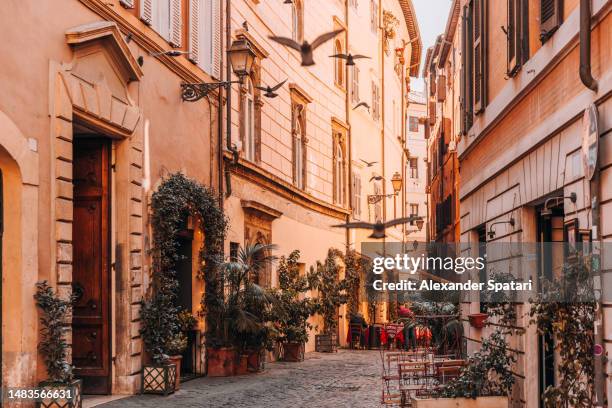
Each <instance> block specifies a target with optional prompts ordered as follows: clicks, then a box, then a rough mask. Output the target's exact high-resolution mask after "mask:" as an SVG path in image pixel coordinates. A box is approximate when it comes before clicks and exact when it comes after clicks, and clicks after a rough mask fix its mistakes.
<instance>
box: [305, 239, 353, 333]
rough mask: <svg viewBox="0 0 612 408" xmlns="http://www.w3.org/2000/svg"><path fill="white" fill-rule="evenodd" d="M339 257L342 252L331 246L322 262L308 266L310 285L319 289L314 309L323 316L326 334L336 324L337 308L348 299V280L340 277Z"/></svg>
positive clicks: (333, 328)
mask: <svg viewBox="0 0 612 408" xmlns="http://www.w3.org/2000/svg"><path fill="white" fill-rule="evenodd" d="M341 259H343V254H342V252H340V251H339V250H337V249H334V248H331V249H329V251H328V252H327V257H326V258H325V261H324V262H323V263H321V262H320V261H317V264H316V267H315V266H313V267H311V268H310V274H309V280H310V285H311V287H312V288H313V289H318V290H319V298H318V299H317V302H316V311H317V312H318V313H319V314H321V315H322V316H323V332H324V333H327V334H329V333H333V332H334V330H335V329H336V327H337V326H338V318H337V308H338V307H339V306H340V305H342V304H345V303H346V302H347V301H348V295H347V289H348V288H349V286H350V282H349V281H347V279H340V270H341V268H340V265H339V264H338V260H341Z"/></svg>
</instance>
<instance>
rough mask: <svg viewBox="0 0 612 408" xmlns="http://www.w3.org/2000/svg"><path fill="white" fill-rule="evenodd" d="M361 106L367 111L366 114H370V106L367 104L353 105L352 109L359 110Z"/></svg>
mask: <svg viewBox="0 0 612 408" xmlns="http://www.w3.org/2000/svg"><path fill="white" fill-rule="evenodd" d="M361 106H363V107H364V108H366V109H367V110H368V113H369V112H370V105H368V103H367V102H359V103H358V104H357V105H355V107H354V108H353V110H355V109H357V108H359V107H361Z"/></svg>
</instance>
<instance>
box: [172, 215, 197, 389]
mask: <svg viewBox="0 0 612 408" xmlns="http://www.w3.org/2000/svg"><path fill="white" fill-rule="evenodd" d="M190 224H191V221H190V217H188V218H187V220H186V222H185V226H184V228H183V230H181V231H180V232H179V233H178V244H179V246H178V251H177V252H178V256H179V259H178V261H177V263H176V277H177V280H178V298H177V306H179V307H181V309H182V310H186V311H188V312H190V313H191V312H192V310H193V228H192V227H191V226H190ZM185 335H186V336H187V348H186V349H185V351H183V353H182V359H181V372H180V376H181V381H186V380H188V379H191V378H194V377H195V376H196V372H197V370H196V361H197V359H196V355H195V352H196V344H197V330H190V331H188V332H187V333H185Z"/></svg>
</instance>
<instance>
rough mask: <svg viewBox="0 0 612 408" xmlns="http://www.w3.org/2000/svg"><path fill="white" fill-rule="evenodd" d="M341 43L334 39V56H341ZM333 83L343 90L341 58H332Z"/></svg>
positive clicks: (342, 62)
mask: <svg viewBox="0 0 612 408" xmlns="http://www.w3.org/2000/svg"><path fill="white" fill-rule="evenodd" d="M343 52H344V51H343V49H342V42H341V41H340V40H339V39H336V40H335V42H334V54H342V53H343ZM334 81H335V82H336V85H338V86H340V87H343V88H344V60H343V59H342V58H334Z"/></svg>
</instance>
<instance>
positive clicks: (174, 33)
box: [169, 0, 183, 48]
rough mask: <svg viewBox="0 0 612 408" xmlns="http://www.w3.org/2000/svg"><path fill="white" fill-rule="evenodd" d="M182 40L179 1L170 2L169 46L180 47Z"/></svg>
mask: <svg viewBox="0 0 612 408" xmlns="http://www.w3.org/2000/svg"><path fill="white" fill-rule="evenodd" d="M182 39H183V15H182V13H181V0H170V41H169V42H170V44H171V45H172V46H173V47H176V48H178V47H180V46H181V43H182Z"/></svg>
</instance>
